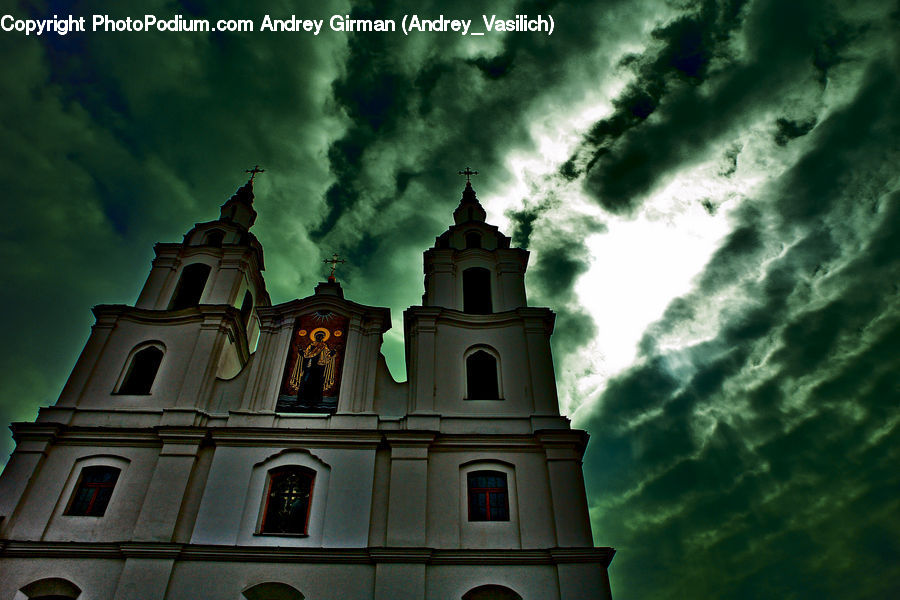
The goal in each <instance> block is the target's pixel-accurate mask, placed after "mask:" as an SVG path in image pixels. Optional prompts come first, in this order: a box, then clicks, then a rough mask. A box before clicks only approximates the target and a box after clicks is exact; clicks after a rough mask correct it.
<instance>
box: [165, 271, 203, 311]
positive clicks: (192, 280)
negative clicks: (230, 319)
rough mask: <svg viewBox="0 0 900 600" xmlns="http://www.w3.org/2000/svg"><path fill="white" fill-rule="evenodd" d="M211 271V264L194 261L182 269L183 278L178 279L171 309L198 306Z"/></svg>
mask: <svg viewBox="0 0 900 600" xmlns="http://www.w3.org/2000/svg"><path fill="white" fill-rule="evenodd" d="M209 271H210V267H209V265H204V264H203V263H194V264H191V265H188V266H186V267H185V268H184V269H183V270H182V271H181V279H179V280H178V286H177V287H176V288H175V295H174V296H172V304H171V306H169V310H180V309H182V308H188V307H190V306H197V305H198V304H199V303H200V296H202V295H203V288H205V287H206V280H207V279H208V278H209Z"/></svg>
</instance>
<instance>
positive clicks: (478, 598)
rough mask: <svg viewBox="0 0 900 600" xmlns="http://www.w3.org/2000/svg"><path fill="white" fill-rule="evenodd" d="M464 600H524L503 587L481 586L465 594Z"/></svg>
mask: <svg viewBox="0 0 900 600" xmlns="http://www.w3.org/2000/svg"><path fill="white" fill-rule="evenodd" d="M462 600H522V596H520V595H519V594H517V593H515V592H514V591H512V590H511V589H509V588H507V587H503V586H502V585H480V586H478V587H477V588H473V589H471V590H469V591H468V592H466V593H465V594H463V597H462Z"/></svg>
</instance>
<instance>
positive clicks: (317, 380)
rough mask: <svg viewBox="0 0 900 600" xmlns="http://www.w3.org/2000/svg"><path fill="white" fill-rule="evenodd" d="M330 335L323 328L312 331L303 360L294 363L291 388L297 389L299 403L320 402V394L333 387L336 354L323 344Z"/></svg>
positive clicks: (304, 350) (303, 353)
mask: <svg viewBox="0 0 900 600" xmlns="http://www.w3.org/2000/svg"><path fill="white" fill-rule="evenodd" d="M330 335H331V334H330V332H329V331H328V330H327V329H325V328H324V327H319V328H317V329H313V332H312V338H313V341H312V342H310V343H309V345H308V346H307V347H306V348H304V349H303V352H302V356H303V358H302V359H301V360H298V361H296V362H295V363H294V371H293V372H292V373H291V386H292V387H296V388H297V399H298V400H300V401H301V402H303V401H306V403H311V402H316V403H318V402H321V401H322V392H323V391H324V390H326V389H330V388H333V387H334V362H335V356H336V355H337V352H336V351H334V350H332V349H331V348H329V347H328V345H327V344H326V343H325V340H327V339H328V338H329V336H330Z"/></svg>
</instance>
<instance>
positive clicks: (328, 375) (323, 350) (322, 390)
mask: <svg viewBox="0 0 900 600" xmlns="http://www.w3.org/2000/svg"><path fill="white" fill-rule="evenodd" d="M347 325H348V319H347V318H346V317H341V316H339V315H336V314H334V313H332V312H330V311H316V312H314V313H312V314H310V315H303V316H301V317H299V318H298V319H297V322H296V323H295V325H294V331H293V334H292V336H291V348H290V351H289V354H288V360H287V364H286V365H285V372H284V379H283V380H282V386H281V392H280V394H279V396H278V404H277V407H276V410H278V411H279V412H330V413H333V412H334V411H335V409H336V408H337V397H338V392H339V388H340V380H341V367H342V366H343V353H344V346H345V342H344V338H343V334H344V331H346V329H347Z"/></svg>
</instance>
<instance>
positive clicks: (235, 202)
mask: <svg viewBox="0 0 900 600" xmlns="http://www.w3.org/2000/svg"><path fill="white" fill-rule="evenodd" d="M264 172H265V169H260V168H259V165H256V166H255V167H253V168H252V169H247V170H246V171H245V173H250V179H248V180H247V183H245V184H244V185H242V186H241V187H239V188H238V189H237V191H236V192H235V193H234V195H233V196H232V197H231V198H229V199H228V200H227V201H226V202H225V204H223V205H222V210H221V212H220V214H219V220H220V221H225V222H226V223H235V224H237V225H240V226H241V227H243V228H244V229H250V228H251V227H253V223H255V222H256V211H255V210H254V209H253V198H254V196H253V178H254V177H256V175H257V174H258V173H264Z"/></svg>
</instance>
